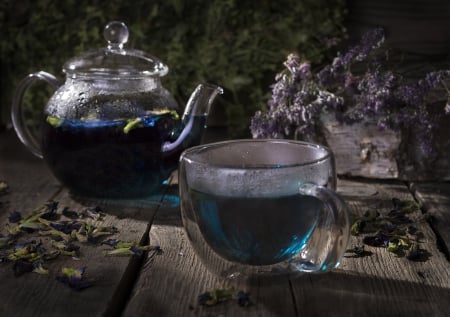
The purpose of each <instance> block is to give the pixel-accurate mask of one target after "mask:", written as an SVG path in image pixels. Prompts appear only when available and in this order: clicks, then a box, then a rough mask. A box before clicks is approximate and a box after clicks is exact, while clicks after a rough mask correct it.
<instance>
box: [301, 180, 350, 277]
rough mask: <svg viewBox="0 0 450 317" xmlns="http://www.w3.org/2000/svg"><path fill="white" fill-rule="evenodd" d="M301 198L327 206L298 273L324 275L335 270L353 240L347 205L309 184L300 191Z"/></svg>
mask: <svg viewBox="0 0 450 317" xmlns="http://www.w3.org/2000/svg"><path fill="white" fill-rule="evenodd" d="M299 193H300V195H307V196H313V197H316V198H318V199H320V200H321V201H322V202H323V204H324V212H322V214H321V215H320V216H319V220H318V223H317V226H316V228H315V230H314V231H313V233H312V234H311V237H310V239H309V240H308V243H307V245H306V247H305V248H304V249H303V250H302V252H301V254H300V257H301V260H300V261H299V264H298V265H299V266H300V267H299V268H298V269H299V270H300V271H306V272H324V271H328V270H331V269H334V268H336V267H337V266H338V265H339V263H340V260H341V258H342V256H343V255H344V252H345V250H346V249H347V244H348V241H349V237H350V221H349V216H348V211H347V206H346V204H345V202H344V201H343V200H342V198H340V197H339V195H337V194H336V193H335V192H334V191H333V190H330V189H328V188H326V187H323V186H318V185H315V184H311V183H307V184H303V185H301V187H300V188H299Z"/></svg>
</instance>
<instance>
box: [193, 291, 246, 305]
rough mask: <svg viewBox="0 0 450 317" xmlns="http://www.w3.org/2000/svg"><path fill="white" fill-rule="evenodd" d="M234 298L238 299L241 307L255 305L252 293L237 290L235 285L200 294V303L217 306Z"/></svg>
mask: <svg viewBox="0 0 450 317" xmlns="http://www.w3.org/2000/svg"><path fill="white" fill-rule="evenodd" d="M232 299H236V302H237V303H238V305H239V306H241V307H249V306H252V305H253V302H252V300H251V299H250V293H248V292H244V291H242V290H240V291H237V290H236V289H235V288H234V287H231V288H218V289H213V290H211V291H206V292H204V293H202V294H200V295H199V296H198V304H199V305H201V306H215V305H217V304H220V303H223V302H226V301H229V300H232Z"/></svg>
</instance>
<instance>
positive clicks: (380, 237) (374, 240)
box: [363, 232, 390, 248]
mask: <svg viewBox="0 0 450 317" xmlns="http://www.w3.org/2000/svg"><path fill="white" fill-rule="evenodd" d="M389 238H390V237H389V236H388V235H386V234H385V233H383V232H379V233H377V234H376V235H374V236H367V237H364V238H363V242H364V243H365V244H367V245H370V246H372V247H385V248H386V247H387V246H388V245H389Z"/></svg>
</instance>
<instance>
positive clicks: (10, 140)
mask: <svg viewBox="0 0 450 317" xmlns="http://www.w3.org/2000/svg"><path fill="white" fill-rule="evenodd" d="M0 179H1V180H3V181H6V182H7V183H8V184H9V186H10V192H9V193H8V194H7V195H4V196H2V197H0V201H1V202H2V203H1V205H0V232H1V233H3V234H5V231H4V230H5V226H6V224H7V222H8V216H9V213H10V212H11V211H13V210H19V211H21V212H22V214H23V215H26V214H27V213H28V212H30V211H31V210H32V209H34V208H37V207H40V206H41V205H42V204H43V203H45V202H47V201H48V200H56V201H58V202H59V206H60V208H63V207H66V206H67V207H69V208H71V209H72V210H76V211H81V210H82V209H83V208H86V206H85V205H82V204H80V203H78V202H77V201H74V200H73V199H72V197H71V196H70V195H69V193H68V192H67V191H66V190H65V189H63V188H62V186H61V185H60V184H59V183H58V182H57V181H56V180H55V179H54V178H53V176H51V175H50V173H49V171H48V169H47V167H46V166H45V164H44V163H43V161H41V160H38V159H35V158H33V157H32V156H31V155H30V154H28V153H27V152H26V150H24V148H22V146H21V145H20V144H18V141H17V139H16V138H15V136H14V135H12V134H11V133H7V134H0ZM155 208H156V207H153V209H155ZM145 209H146V211H147V212H149V213H150V214H151V213H152V210H149V208H145ZM104 211H105V212H107V210H104ZM142 213H143V212H142ZM133 215H135V213H132V214H131V215H127V214H126V210H125V211H123V212H122V214H121V217H120V218H119V217H118V216H115V215H113V214H108V213H106V217H105V219H104V220H103V221H101V225H103V226H115V227H116V228H117V229H118V231H119V233H118V234H115V235H114V236H111V237H112V238H117V239H120V240H125V241H128V240H133V241H144V240H145V239H146V237H147V236H148V230H149V222H148V221H142V220H139V219H135V218H133ZM27 239H31V237H30V238H28V236H27ZM35 239H36V240H38V241H39V240H41V241H42V242H44V243H47V242H48V239H49V238H48V237H40V236H37V237H35ZM80 246H81V249H80V250H81V254H80V257H79V260H76V259H72V258H70V257H61V256H60V257H58V258H57V259H55V260H53V261H49V262H46V263H45V266H46V268H48V269H49V271H50V273H49V275H38V274H35V273H27V274H25V275H23V276H20V277H15V276H14V274H13V270H12V263H0V280H1V281H2V287H0V301H1V303H2V304H1V305H0V316H8V317H9V316H11V317H12V316H21V317H23V316H24V317H26V316H45V317H48V316H58V317H60V316H77V317H79V316H100V315H102V314H106V315H108V316H114V315H119V314H120V311H121V310H122V309H123V307H122V306H123V305H124V303H125V301H126V298H127V297H128V294H129V288H130V287H131V285H130V283H132V282H133V281H134V276H133V275H134V274H136V272H137V271H138V270H139V265H140V264H139V261H138V258H136V257H106V256H105V255H104V254H103V251H104V249H106V247H105V246H98V245H93V244H80ZM83 266H86V268H87V269H86V273H85V274H86V277H87V278H88V279H90V280H92V281H93V282H94V286H93V287H91V288H89V289H86V290H84V291H82V292H76V291H74V290H72V289H69V288H68V287H66V286H65V285H63V284H62V283H59V282H58V281H56V276H57V275H58V274H60V271H61V268H62V267H75V268H78V267H83Z"/></svg>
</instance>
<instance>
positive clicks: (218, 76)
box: [0, 0, 345, 133]
mask: <svg viewBox="0 0 450 317" xmlns="http://www.w3.org/2000/svg"><path fill="white" fill-rule="evenodd" d="M344 11H345V10H344V1H343V0H302V1H299V0H280V1H268V0H267V1H237V0H208V1H205V0H190V1H183V0H155V1H147V0H135V1H124V0H110V1H105V0H91V1H88V0H65V1H56V0H34V1H31V0H16V1H13V0H10V1H3V2H2V3H1V4H0V26H1V30H2V39H1V43H0V62H1V91H2V95H1V104H2V105H3V107H5V105H7V108H8V109H9V104H10V99H11V96H12V91H13V89H14V87H15V86H16V85H17V84H18V81H19V80H20V79H21V78H23V77H24V76H25V75H26V74H28V73H30V72H34V71H37V70H41V69H42V70H46V71H49V72H52V73H54V74H55V75H56V76H59V77H60V78H61V79H62V78H63V75H62V74H61V67H62V65H63V63H64V62H65V61H66V60H67V59H69V58H70V57H73V56H75V55H78V54H79V53H80V52H83V51H86V50H88V49H95V48H99V47H103V46H105V41H104V39H103V34H102V32H103V28H104V26H105V25H106V23H107V22H109V21H111V20H122V21H124V22H125V23H126V24H127V25H128V27H129V29H130V42H129V43H128V45H127V46H128V47H129V48H136V49H140V50H143V51H146V52H148V53H151V54H153V55H155V56H157V57H159V58H160V59H161V60H163V61H164V62H165V63H166V64H168V65H169V67H170V72H169V75H168V76H167V77H166V78H165V79H164V85H165V86H166V87H167V88H168V89H169V90H170V91H171V92H172V93H173V94H174V95H175V96H176V97H177V99H178V100H180V101H181V102H185V101H186V100H187V98H188V96H189V94H190V92H191V91H192V90H193V88H194V87H195V85H196V84H197V83H199V82H205V81H208V82H214V83H217V84H220V85H221V86H223V87H224V88H225V95H224V96H223V97H222V98H221V100H220V103H221V106H222V107H223V109H224V111H225V113H226V117H227V119H226V121H227V122H224V123H226V124H227V125H228V126H229V127H230V128H232V130H233V131H234V133H239V132H242V131H244V130H245V132H246V133H247V130H248V128H247V127H248V124H249V118H250V117H251V116H252V115H253V114H254V112H255V111H256V110H257V109H260V108H264V107H265V103H266V99H267V97H268V93H269V92H270V89H269V85H270V84H271V83H272V82H273V76H274V75H275V73H276V71H277V70H278V69H279V68H280V67H281V65H282V62H283V61H284V59H285V57H286V56H287V54H288V53H290V52H292V51H296V52H298V53H300V54H304V55H305V57H307V58H308V59H309V60H311V61H312V62H313V63H319V62H321V61H322V60H323V58H324V54H325V53H326V52H328V50H329V43H330V41H333V40H335V39H338V38H340V37H341V36H342V34H343V32H344V29H343V26H342V22H343V18H344V17H343V14H344ZM40 98H41V99H43V97H40ZM36 99H38V100H39V98H37V97H33V100H36ZM35 107H37V106H35ZM6 112H7V111H6ZM6 112H5V111H3V113H6ZM3 121H4V120H3Z"/></svg>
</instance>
